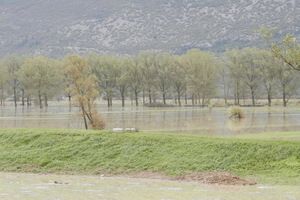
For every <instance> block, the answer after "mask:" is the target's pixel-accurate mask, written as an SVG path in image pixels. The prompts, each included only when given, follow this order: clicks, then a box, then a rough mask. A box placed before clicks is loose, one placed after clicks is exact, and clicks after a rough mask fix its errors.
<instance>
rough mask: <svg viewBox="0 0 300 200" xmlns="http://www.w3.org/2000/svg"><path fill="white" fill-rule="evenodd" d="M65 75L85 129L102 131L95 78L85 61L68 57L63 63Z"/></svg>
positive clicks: (103, 125) (102, 125)
mask: <svg viewBox="0 0 300 200" xmlns="http://www.w3.org/2000/svg"><path fill="white" fill-rule="evenodd" d="M64 68H65V73H66V75H67V76H68V79H69V81H70V85H69V91H70V92H71V94H72V96H73V97H74V98H73V99H74V100H75V101H76V103H77V104H78V106H79V107H80V109H81V113H82V117H83V120H84V125H85V128H86V129H88V128H89V125H90V126H91V127H92V128H93V129H103V128H104V127H105V124H104V122H103V120H102V119H101V117H100V115H99V114H98V113H97V110H96V105H95V101H96V98H97V97H98V95H99V93H98V89H97V82H96V77H95V76H94V75H93V74H92V72H91V69H90V67H89V65H88V64H87V62H86V60H85V59H83V58H81V57H79V56H68V57H67V58H66V59H65V61H64Z"/></svg>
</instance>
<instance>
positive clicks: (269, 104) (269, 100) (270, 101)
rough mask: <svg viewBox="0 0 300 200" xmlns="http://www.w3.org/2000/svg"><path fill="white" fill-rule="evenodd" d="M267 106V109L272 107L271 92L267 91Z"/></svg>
mask: <svg viewBox="0 0 300 200" xmlns="http://www.w3.org/2000/svg"><path fill="white" fill-rule="evenodd" d="M268 106H269V107H271V106H272V95H271V91H268Z"/></svg>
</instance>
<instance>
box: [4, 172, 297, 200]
mask: <svg viewBox="0 0 300 200" xmlns="http://www.w3.org/2000/svg"><path fill="white" fill-rule="evenodd" d="M0 199H1V200H32V199H34V200H71V199H72V200H93V199H95V200H134V199H138V200H177V199H180V200H182V199H184V200H240V199H243V200H298V199H300V186H263V185H257V186H217V185H201V184H199V183H195V182H176V181H165V180H158V179H157V180H155V179H131V178H119V177H111V178H105V177H100V176H99V177H96V176H61V175H60V176H58V175H32V174H10V173H0Z"/></svg>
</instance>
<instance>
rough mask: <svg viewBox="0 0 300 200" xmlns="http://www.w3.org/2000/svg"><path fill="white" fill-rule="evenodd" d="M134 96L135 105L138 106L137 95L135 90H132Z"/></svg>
mask: <svg viewBox="0 0 300 200" xmlns="http://www.w3.org/2000/svg"><path fill="white" fill-rule="evenodd" d="M134 96H135V106H139V97H138V91H137V90H134Z"/></svg>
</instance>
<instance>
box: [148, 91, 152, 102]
mask: <svg viewBox="0 0 300 200" xmlns="http://www.w3.org/2000/svg"><path fill="white" fill-rule="evenodd" d="M148 95H149V104H152V96H151V89H149V91H148Z"/></svg>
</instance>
